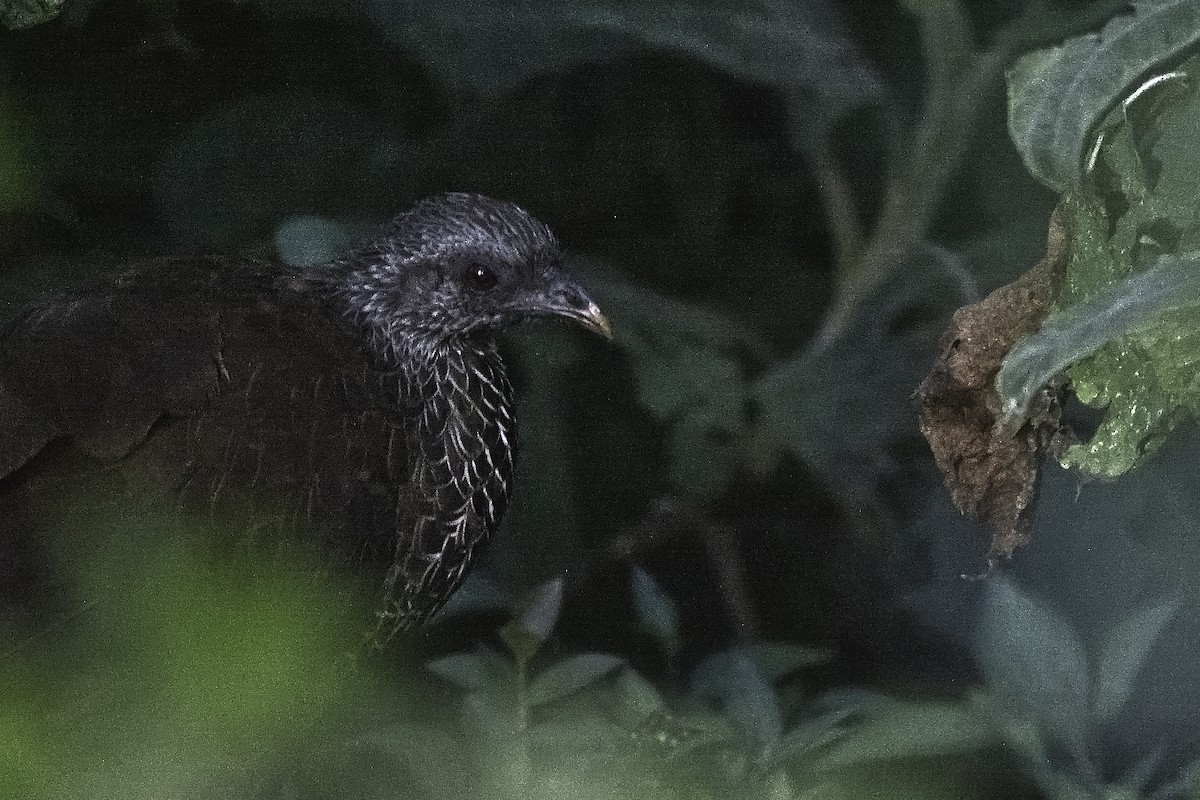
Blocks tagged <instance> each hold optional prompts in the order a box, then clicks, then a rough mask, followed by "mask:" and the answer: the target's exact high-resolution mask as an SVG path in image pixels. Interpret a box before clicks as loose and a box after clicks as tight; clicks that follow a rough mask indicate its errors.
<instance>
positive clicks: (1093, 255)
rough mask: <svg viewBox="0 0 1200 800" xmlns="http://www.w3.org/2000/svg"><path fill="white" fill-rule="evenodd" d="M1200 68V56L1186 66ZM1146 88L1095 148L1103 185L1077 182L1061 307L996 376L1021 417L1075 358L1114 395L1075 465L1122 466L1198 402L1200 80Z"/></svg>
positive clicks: (1066, 461) (1092, 383)
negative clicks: (1091, 189) (1087, 190)
mask: <svg viewBox="0 0 1200 800" xmlns="http://www.w3.org/2000/svg"><path fill="white" fill-rule="evenodd" d="M1180 70H1181V71H1182V72H1184V73H1187V74H1189V75H1190V74H1196V73H1200V58H1195V57H1194V58H1192V59H1190V60H1189V61H1187V62H1186V63H1185V64H1184V65H1182V66H1181V67H1180ZM1176 83H1179V84H1180V86H1174V87H1171V91H1166V90H1164V92H1163V94H1161V95H1160V96H1158V97H1157V98H1153V99H1149V98H1148V95H1149V94H1150V92H1146V93H1143V96H1142V97H1139V99H1138V101H1137V102H1136V103H1134V104H1132V105H1130V106H1129V107H1127V108H1126V109H1125V110H1124V112H1123V113H1122V114H1120V115H1116V116H1117V121H1116V122H1114V123H1113V124H1112V126H1110V127H1109V128H1107V129H1106V132H1105V136H1104V139H1103V141H1102V143H1101V145H1100V147H1099V149H1098V151H1097V152H1096V154H1095V161H1096V169H1095V172H1096V174H1097V175H1098V176H1100V178H1099V179H1098V180H1097V184H1096V187H1095V188H1096V192H1097V193H1098V196H1090V195H1088V196H1085V195H1068V196H1066V197H1064V198H1063V201H1062V204H1061V205H1060V209H1061V210H1062V211H1063V212H1064V218H1065V219H1066V220H1067V225H1066V229H1067V230H1068V232H1069V238H1070V258H1069V261H1068V264H1067V267H1066V271H1065V274H1064V276H1063V277H1062V280H1061V287H1060V294H1059V297H1058V300H1057V303H1056V306H1057V307H1056V309H1055V311H1054V312H1053V313H1052V314H1051V315H1050V317H1049V318H1048V319H1047V320H1046V322H1045V323H1044V325H1043V328H1042V330H1041V331H1039V332H1038V333H1036V334H1034V335H1033V336H1031V337H1028V338H1027V339H1025V340H1023V341H1021V342H1019V343H1018V344H1017V346H1016V347H1014V348H1013V351H1012V352H1011V353H1010V354H1009V357H1008V359H1007V360H1006V362H1005V365H1004V367H1003V369H1002V370H1001V373H1000V376H999V378H998V380H997V390H998V391H999V393H1000V395H1001V398H1002V402H1003V403H1004V407H1005V413H1006V415H1007V416H1008V418H1009V419H1010V420H1014V419H1017V420H1019V419H1020V417H1021V415H1022V412H1023V409H1024V407H1025V406H1026V405H1027V403H1028V400H1029V399H1030V398H1031V397H1032V396H1033V393H1034V392H1036V391H1037V389H1038V388H1040V386H1041V385H1042V384H1043V383H1044V382H1046V381H1047V380H1050V379H1051V376H1053V375H1055V374H1057V373H1060V372H1063V371H1065V374H1066V376H1067V377H1068V378H1069V379H1070V385H1071V389H1072V391H1073V392H1074V393H1075V395H1076V397H1078V399H1079V400H1080V401H1081V402H1083V403H1085V404H1087V405H1091V406H1093V407H1096V408H1103V409H1105V414H1104V418H1103V420H1102V422H1101V423H1100V425H1099V427H1098V428H1097V430H1096V431H1095V433H1094V434H1093V436H1092V438H1091V439H1090V440H1089V441H1087V442H1082V443H1078V444H1075V445H1073V446H1071V447H1070V448H1068V449H1067V450H1066V452H1065V453H1064V454H1063V455H1062V457H1061V461H1062V463H1063V465H1064V466H1068V467H1076V468H1078V469H1080V470H1081V471H1083V472H1085V473H1087V474H1090V475H1096V476H1102V477H1115V476H1118V475H1121V474H1124V473H1125V472H1127V471H1128V470H1129V469H1131V468H1132V467H1134V466H1135V465H1137V464H1138V463H1139V462H1140V461H1141V460H1142V459H1143V458H1144V457H1145V456H1146V455H1148V454H1150V453H1152V452H1153V451H1155V450H1156V449H1157V448H1158V447H1159V446H1160V445H1161V444H1162V442H1163V441H1164V440H1165V438H1166V436H1167V435H1168V434H1169V433H1170V431H1171V430H1172V429H1173V428H1174V427H1175V426H1176V425H1177V424H1178V423H1179V422H1180V421H1181V420H1183V419H1185V418H1187V417H1188V416H1190V415H1193V414H1195V413H1196V412H1197V411H1200V359H1197V356H1196V354H1197V353H1200V203H1198V202H1197V200H1196V198H1197V197H1200V92H1197V90H1196V87H1195V85H1194V81H1193V82H1192V84H1191V85H1190V88H1187V87H1188V85H1189V84H1188V81H1182V80H1181V81H1177V82H1176Z"/></svg>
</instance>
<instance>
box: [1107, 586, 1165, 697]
mask: <svg viewBox="0 0 1200 800" xmlns="http://www.w3.org/2000/svg"><path fill="white" fill-rule="evenodd" d="M1178 607H1179V603H1178V602H1177V601H1175V600H1168V601H1166V602H1163V603H1159V604H1158V605H1154V606H1151V607H1149V608H1145V609H1142V610H1141V611H1138V612H1136V613H1134V614H1130V615H1129V616H1128V617H1126V618H1125V619H1123V620H1121V621H1120V622H1119V623H1117V624H1116V625H1114V626H1113V628H1112V630H1110V631H1109V632H1108V637H1107V639H1106V640H1105V642H1104V649H1103V651H1102V652H1101V653H1100V661H1099V664H1098V665H1097V670H1096V673H1097V674H1096V699H1095V701H1094V703H1093V710H1094V713H1095V714H1096V716H1097V717H1098V718H1100V719H1101V720H1109V719H1112V718H1113V717H1114V716H1116V714H1117V712H1119V711H1120V710H1121V708H1122V707H1123V706H1124V705H1125V701H1126V700H1127V699H1128V698H1129V694H1130V693H1131V692H1132V691H1133V682H1134V679H1135V678H1137V675H1138V673H1139V672H1140V671H1141V669H1142V665H1143V664H1144V663H1145V661H1146V656H1147V655H1148V654H1149V653H1150V648H1151V647H1152V646H1153V645H1154V642H1155V640H1156V639H1157V638H1158V635H1159V634H1160V633H1161V632H1162V629H1163V626H1164V625H1166V624H1167V622H1168V620H1170V619H1171V617H1172V616H1173V615H1174V614H1175V610H1176V609H1177V608H1178Z"/></svg>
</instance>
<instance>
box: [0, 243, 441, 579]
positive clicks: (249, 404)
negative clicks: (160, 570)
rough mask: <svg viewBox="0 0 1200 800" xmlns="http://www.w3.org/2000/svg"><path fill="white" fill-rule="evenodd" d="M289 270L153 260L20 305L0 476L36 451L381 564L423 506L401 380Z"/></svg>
mask: <svg viewBox="0 0 1200 800" xmlns="http://www.w3.org/2000/svg"><path fill="white" fill-rule="evenodd" d="M291 277H292V276H289V274H288V273H286V272H284V271H283V270H282V269H281V268H280V267H278V266H276V265H273V264H269V263H265V262H264V263H251V264H247V262H244V261H239V262H231V261H228V260H224V259H212V258H206V259H169V260H160V261H154V262H148V263H145V264H141V265H137V266H134V267H132V268H129V269H127V270H124V271H122V272H120V273H116V274H113V275H110V276H106V277H105V278H102V279H100V280H98V281H96V282H94V283H92V284H90V285H88V286H86V287H84V288H82V289H79V290H76V291H72V292H69V293H63V294H59V295H55V296H52V297H50V298H48V299H46V300H44V301H43V302H41V303H39V304H37V305H35V306H33V307H31V308H29V309H27V310H26V311H25V312H24V313H23V314H21V315H20V316H19V317H17V318H16V319H15V320H13V321H12V322H11V323H9V325H8V326H7V327H6V328H5V329H4V331H3V333H2V334H0V431H2V432H3V433H2V434H0V435H2V436H3V439H0V444H3V445H6V446H5V447H4V449H3V452H2V454H0V481H2V480H3V479H4V478H5V476H7V475H10V474H11V473H13V472H15V471H17V470H19V469H21V468H22V467H25V469H24V472H29V471H37V469H38V461H39V459H38V458H37V456H38V454H39V453H45V452H46V451H48V450H50V449H52V447H51V445H52V443H53V447H59V448H69V449H71V450H73V451H75V454H76V455H77V456H78V458H73V459H69V460H68V463H71V464H76V465H77V464H79V463H81V462H82V463H84V464H85V465H91V466H92V467H93V468H94V470H95V471H103V472H105V473H106V474H114V473H120V474H121V475H122V476H125V477H127V478H128V476H136V478H137V479H138V480H146V479H149V480H148V481H146V482H147V483H150V484H153V485H154V486H155V487H156V488H157V489H168V490H169V491H168V492H166V494H167V495H168V496H170V497H172V498H173V499H174V500H175V501H176V502H180V503H182V504H184V505H185V506H187V507H188V508H190V509H192V510H199V511H204V510H210V511H212V512H213V514H214V515H220V516H221V517H222V518H223V519H230V518H233V519H235V520H244V521H245V522H246V525H245V526H241V527H244V528H245V527H253V529H254V530H256V531H261V532H262V533H263V537H264V538H266V539H273V538H275V537H276V535H277V534H278V533H281V532H284V530H285V529H286V530H287V531H290V532H292V533H295V531H296V530H297V529H298V528H301V527H307V528H309V529H311V530H313V531H318V532H319V533H320V535H321V536H323V537H325V538H326V540H327V541H325V542H323V543H322V544H324V545H327V546H332V547H333V548H334V549H337V550H341V551H344V552H345V554H346V556H347V557H350V558H352V559H354V560H369V561H377V562H379V563H380V564H387V563H390V562H391V561H392V560H393V559H394V556H395V547H396V541H395V537H396V531H397V529H398V526H402V525H404V524H406V523H405V521H404V519H403V517H404V516H405V515H410V516H416V515H420V514H421V513H422V509H420V508H418V507H417V505H419V504H418V502H417V499H415V498H413V497H411V494H412V488H411V486H410V483H411V481H410V480H409V475H410V471H411V461H410V458H409V453H410V452H411V450H412V446H411V444H410V442H409V440H408V436H409V433H408V430H409V427H410V426H408V425H407V420H408V419H410V418H411V415H412V410H411V408H410V407H409V406H408V405H407V404H406V400H405V398H404V396H403V382H402V381H401V380H400V377H399V376H397V375H394V374H388V373H387V372H385V371H380V369H379V367H378V366H377V365H375V364H373V363H372V362H371V361H370V359H369V358H368V357H367V356H365V355H364V353H363V352H362V350H361V348H360V347H359V346H358V343H357V342H356V341H355V339H354V337H352V336H351V335H350V334H349V332H348V331H346V330H344V329H343V328H342V326H341V325H340V324H339V323H338V321H337V320H335V319H332V318H330V317H329V316H327V315H326V314H325V313H324V311H323V309H321V308H319V307H318V306H317V305H316V301H315V300H314V299H313V298H312V297H311V296H310V295H309V294H307V293H306V292H303V291H300V290H299V289H291V288H289V281H290V280H291ZM46 463H47V465H52V466H48V467H47V469H51V468H53V469H55V470H59V471H61V467H60V466H59V465H60V464H61V463H62V459H55V460H49V459H46ZM76 471H78V470H77V469H76ZM64 477H66V476H64ZM310 523H316V524H310ZM401 529H402V528H401ZM324 549H328V548H324Z"/></svg>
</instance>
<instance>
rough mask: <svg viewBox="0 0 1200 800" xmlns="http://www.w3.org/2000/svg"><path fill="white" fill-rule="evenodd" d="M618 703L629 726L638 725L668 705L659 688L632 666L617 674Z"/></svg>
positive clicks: (623, 718)
mask: <svg viewBox="0 0 1200 800" xmlns="http://www.w3.org/2000/svg"><path fill="white" fill-rule="evenodd" d="M617 704H618V708H619V709H620V712H621V718H622V720H623V721H624V722H625V724H626V725H627V726H628V727H636V726H637V725H639V724H641V723H642V722H644V721H645V720H646V719H648V718H649V717H650V716H651V715H652V714H656V713H659V712H661V711H664V710H665V709H666V707H667V704H666V702H665V701H664V700H663V697H662V695H661V694H659V691H658V689H655V688H654V685H653V684H652V683H650V681H648V680H646V679H645V678H643V677H642V676H641V674H640V673H638V672H637V671H636V670H634V669H633V668H631V667H630V668H626V669H623V670H621V673H620V674H619V675H617Z"/></svg>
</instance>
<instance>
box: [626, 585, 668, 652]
mask: <svg viewBox="0 0 1200 800" xmlns="http://www.w3.org/2000/svg"><path fill="white" fill-rule="evenodd" d="M629 588H630V591H631V593H632V594H633V608H634V611H636V612H637V616H638V620H639V621H640V622H641V623H642V625H643V626H644V627H645V628H646V630H648V631H649V632H650V633H651V634H652V635H653V636H654V638H655V640H656V641H657V642H658V644H659V646H660V647H662V648H663V649H664V650H666V651H667V652H668V653H675V652H676V651H678V649H679V642H680V636H679V614H678V613H677V612H676V611H675V602H674V601H673V600H671V598H670V597H669V596H668V595H667V593H666V592H664V591H663V589H662V587H661V586H659V585H658V581H656V580H654V577H653V576H652V575H651V574H650V573H649V572H647V571H646V570H644V569H642V568H641V567H638V566H635V567H634V568H633V569H632V570H631V571H630V574H629Z"/></svg>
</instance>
